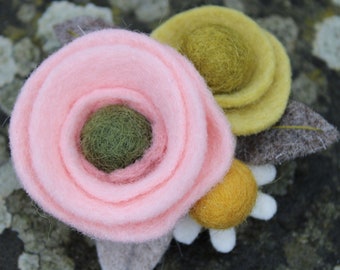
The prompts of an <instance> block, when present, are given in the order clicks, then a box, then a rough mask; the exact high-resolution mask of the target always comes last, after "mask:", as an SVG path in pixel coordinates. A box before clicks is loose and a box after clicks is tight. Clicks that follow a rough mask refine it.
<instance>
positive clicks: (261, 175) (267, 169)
mask: <svg viewBox="0 0 340 270" xmlns="http://www.w3.org/2000/svg"><path fill="white" fill-rule="evenodd" d="M248 166H249V168H250V170H251V172H252V173H253V175H254V177H255V180H256V183H257V184H258V185H259V186H263V185H266V184H268V183H270V182H272V181H273V180H274V179H275V176H276V168H275V166H274V165H272V164H265V165H259V166H255V165H248Z"/></svg>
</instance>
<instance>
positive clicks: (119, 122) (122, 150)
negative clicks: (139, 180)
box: [80, 105, 152, 173]
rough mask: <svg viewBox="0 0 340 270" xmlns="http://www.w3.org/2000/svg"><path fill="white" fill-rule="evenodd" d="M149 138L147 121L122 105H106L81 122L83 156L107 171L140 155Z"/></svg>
mask: <svg viewBox="0 0 340 270" xmlns="http://www.w3.org/2000/svg"><path fill="white" fill-rule="evenodd" d="M151 141H152V128H151V125H150V123H149V121H148V120H147V119H146V118H145V117H144V116H143V115H142V114H140V113H138V112H136V111H135V110H133V109H131V108H129V107H127V106H123V105H109V106H106V107H103V108H101V109H99V110H97V111H96V112H95V113H93V114H92V115H91V116H90V117H89V119H88V120H87V121H86V123H85V124H84V126H83V128H82V130H81V134H80V145H81V150H82V153H83V154H84V156H85V158H86V159H87V160H88V161H89V162H90V163H92V164H93V165H94V166H95V167H97V168H98V169H99V170H102V171H104V172H106V173H110V172H112V171H114V170H116V169H120V168H125V167H127V166H128V165H130V164H132V163H134V162H135V161H136V160H138V159H139V158H141V157H142V156H143V154H144V152H145V150H147V149H148V148H149V147H150V145H151Z"/></svg>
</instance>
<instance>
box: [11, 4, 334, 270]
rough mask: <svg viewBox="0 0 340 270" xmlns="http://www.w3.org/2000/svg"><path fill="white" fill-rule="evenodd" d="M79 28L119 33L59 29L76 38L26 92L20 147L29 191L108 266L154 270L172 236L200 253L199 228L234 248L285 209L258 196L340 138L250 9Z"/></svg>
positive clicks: (14, 141) (15, 119) (17, 153)
mask: <svg viewBox="0 0 340 270" xmlns="http://www.w3.org/2000/svg"><path fill="white" fill-rule="evenodd" d="M91 22H92V23H91ZM83 23H84V24H87V23H90V24H92V25H84V26H86V29H92V30H98V26H99V28H101V27H104V28H105V27H109V26H107V25H105V24H102V23H100V22H98V21H93V20H92V21H91V20H89V18H78V19H77V20H76V24H74V23H73V22H72V21H67V22H66V23H65V24H64V25H58V26H57V27H56V28H55V29H56V31H57V36H58V37H59V39H60V40H62V41H63V42H65V43H67V42H69V41H70V40H72V39H75V40H74V41H72V42H71V43H69V44H67V45H65V46H64V47H63V48H61V49H60V50H59V51H57V52H56V53H54V54H53V55H51V56H50V57H49V58H47V59H46V60H45V61H44V62H43V63H42V64H41V65H40V66H39V67H38V68H37V69H36V71H35V72H34V73H33V74H32V75H31V76H30V78H29V79H28V80H27V82H26V83H25V85H24V87H23V88H22V90H21V93H20V95H19V97H18V100H17V102H16V105H15V108H14V111H13V115H12V118H11V123H10V143H11V150H12V159H13V162H14V165H15V169H16V171H17V173H18V175H19V178H20V179H21V182H22V184H23V186H24V188H25V189H26V190H27V192H28V193H29V195H30V196H31V197H32V198H33V199H34V200H35V201H36V202H38V204H39V205H40V206H41V207H42V208H43V209H44V210H46V211H47V212H49V213H51V214H52V215H54V216H55V217H57V218H58V219H60V220H62V221H64V222H65V223H67V224H69V225H71V226H72V227H74V228H76V229H77V230H79V231H81V232H83V233H85V234H87V235H89V236H91V237H93V238H95V239H96V245H97V251H98V257H99V260H100V263H101V266H102V268H103V269H104V270H105V269H152V268H153V267H154V266H155V265H156V264H157V262H158V261H159V260H160V258H161V257H162V255H163V253H164V252H165V250H166V249H167V247H168V245H169V243H170V241H171V239H172V237H174V238H175V239H176V240H178V241H180V242H182V243H186V244H190V243H191V242H193V241H194V239H195V238H196V237H197V235H198V234H199V233H200V231H201V230H202V228H206V229H208V230H209V233H210V238H211V242H212V245H213V246H214V247H215V249H216V250H218V251H220V252H229V251H231V250H232V249H233V248H234V246H235V243H236V232H235V227H237V226H238V225H239V224H241V223H242V222H244V220H245V219H246V218H247V217H248V216H252V217H255V218H258V219H263V220H268V219H270V218H271V217H272V216H273V215H274V214H275V212H276V208H277V205H276V201H275V200H274V198H272V197H271V196H269V195H267V194H264V193H263V192H262V191H261V190H260V188H261V186H262V185H265V184H268V183H270V182H271V181H273V180H274V179H275V177H276V169H275V167H274V165H275V164H280V163H282V162H284V161H287V160H291V159H293V158H296V157H299V156H302V155H306V154H309V153H313V152H316V151H319V150H321V149H325V148H326V147H327V146H328V145H330V144H331V143H333V142H335V141H337V140H338V137H339V133H338V132H337V130H336V129H335V128H334V127H333V126H331V125H330V124H328V123H327V121H325V120H324V119H323V118H322V117H321V116H319V115H317V114H316V113H314V112H313V111H311V110H310V109H309V108H307V107H306V106H304V105H303V104H300V103H297V102H294V101H290V102H289V101H288V97H289V92H290V82H291V79H290V76H291V71H290V64H289V59H288V57H287V55H286V53H285V50H284V48H283V47H282V45H281V44H280V43H279V41H277V39H276V38H275V37H273V36H272V35H271V34H269V33H267V32H266V31H265V30H263V29H261V28H260V27H259V26H258V25H257V24H256V23H255V22H254V21H252V20H251V19H250V18H248V17H247V16H245V15H243V14H242V13H240V12H237V11H234V10H230V9H227V8H221V7H213V6H208V7H202V8H197V9H193V10H190V11H187V12H184V13H182V14H179V15H176V16H174V17H173V18H170V19H169V20H168V21H167V22H165V23H164V24H163V25H161V26H159V27H158V28H157V29H156V30H155V31H154V32H153V33H152V34H151V37H152V38H150V37H148V36H146V35H143V34H138V33H133V32H129V31H126V30H118V29H106V30H100V31H95V32H94V33H90V34H86V35H84V36H82V37H80V38H75V36H77V31H79V29H80V30H82V28H81V27H82V26H83V25H82V24H83ZM84 29H85V28H84ZM80 32H82V31H80ZM70 33H71V34H70ZM74 33H76V34H75V35H74ZM154 39H157V40H158V41H160V42H161V43H160V42H158V41H156V40H154ZM162 43H166V44H168V45H170V46H172V47H174V49H173V48H171V47H168V46H166V45H164V44H162ZM175 49H176V50H177V51H176V50H175ZM181 54H182V55H181ZM183 55H184V56H183ZM287 104H288V106H287ZM228 120H229V121H230V123H231V124H230V126H229V122H228ZM234 135H236V136H239V137H238V141H237V145H236V141H235V138H234ZM244 135H247V136H244ZM235 151H236V152H235ZM131 254H134V256H133V258H131Z"/></svg>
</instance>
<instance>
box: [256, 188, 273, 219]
mask: <svg viewBox="0 0 340 270" xmlns="http://www.w3.org/2000/svg"><path fill="white" fill-rule="evenodd" d="M276 210H277V204H276V201H275V199H274V198H273V197H272V196H269V195H267V194H264V193H262V192H258V195H257V199H256V203H255V206H254V208H253V210H252V211H251V213H250V216H252V217H253V218H257V219H262V220H269V219H271V218H272V217H273V216H274V214H275V213H276Z"/></svg>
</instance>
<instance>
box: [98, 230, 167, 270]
mask: <svg viewBox="0 0 340 270" xmlns="http://www.w3.org/2000/svg"><path fill="white" fill-rule="evenodd" d="M171 239H172V234H167V235H165V236H163V237H161V238H158V239H155V240H152V241H148V242H143V243H119V242H111V241H102V240H97V241H96V245H97V253H98V258H99V262H100V265H101V267H102V270H152V269H153V268H154V267H155V266H156V265H157V263H158V262H159V261H160V259H161V258H162V256H163V254H164V253H165V251H166V250H167V248H168V246H169V244H170V241H171Z"/></svg>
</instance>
